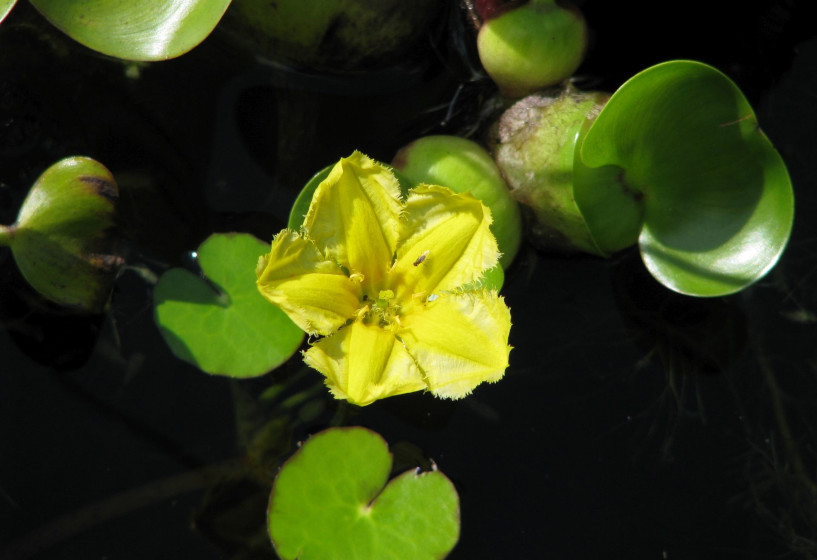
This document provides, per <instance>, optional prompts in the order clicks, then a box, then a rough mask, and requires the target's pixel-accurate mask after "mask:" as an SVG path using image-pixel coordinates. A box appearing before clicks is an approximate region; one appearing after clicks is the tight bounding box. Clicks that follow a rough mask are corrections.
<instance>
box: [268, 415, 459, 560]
mask: <svg viewBox="0 0 817 560" xmlns="http://www.w3.org/2000/svg"><path fill="white" fill-rule="evenodd" d="M391 467H392V457H391V455H390V454H389V451H388V446H387V444H386V442H385V441H384V440H383V438H381V437H380V436H379V435H378V434H376V433H374V432H372V431H370V430H367V429H365V428H332V429H329V430H326V431H323V432H321V433H319V434H316V435H314V436H312V437H311V438H310V439H309V440H307V441H306V443H304V444H303V446H302V447H301V449H299V450H298V452H296V453H295V454H294V455H293V456H292V457H291V458H290V459H289V460H288V461H287V462H286V463H285V464H284V466H283V467H282V468H281V471H280V473H279V474H278V477H277V478H276V479H275V483H274V484H273V487H272V495H271V497H270V506H269V531H270V537H271V539H272V543H273V545H274V546H275V550H276V551H277V553H278V555H279V556H280V557H281V558H282V559H284V560H293V559H295V558H297V559H299V560H318V559H319V560H334V559H338V560H370V559H372V558H388V559H390V560H404V559H405V560H432V559H440V558H445V557H446V556H447V555H448V553H449V552H450V551H451V549H452V548H454V545H456V543H457V540H458V539H459V525H460V523H459V498H458V496H457V492H456V490H455V489H454V486H453V484H452V483H451V481H450V480H448V478H446V477H445V476H444V475H443V474H442V473H441V472H439V471H437V470H432V471H428V472H417V471H407V472H405V473H403V474H401V475H399V476H397V477H396V478H394V479H392V480H391V481H390V482H389V483H388V484H386V481H387V479H388V476H389V471H390V470H391Z"/></svg>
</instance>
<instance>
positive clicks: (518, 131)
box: [489, 89, 609, 254]
mask: <svg viewBox="0 0 817 560" xmlns="http://www.w3.org/2000/svg"><path fill="white" fill-rule="evenodd" d="M608 98H609V96H608V95H607V94H604V93H578V92H574V91H572V90H569V89H568V90H565V91H555V92H546V93H543V94H539V95H531V96H528V97H526V98H524V99H522V100H520V101H518V102H517V103H515V104H514V105H513V106H511V108H510V109H508V110H507V111H505V113H504V114H503V115H502V116H501V117H500V119H499V121H498V122H497V123H496V124H495V125H494V126H493V128H492V129H491V131H490V132H489V135H490V138H489V143H490V146H489V148H490V149H491V151H492V153H493V154H494V159H495V160H496V163H497V166H498V167H499V169H500V170H501V171H502V175H503V176H504V177H505V180H506V181H507V183H508V187H509V188H510V192H511V196H513V197H514V198H515V199H516V200H518V201H519V202H521V203H522V204H523V205H525V206H527V207H528V208H529V209H530V210H531V213H532V215H533V220H531V231H530V238H531V241H532V242H533V243H534V244H535V245H537V246H539V247H540V248H545V249H556V250H560V251H568V252H569V251H577V250H578V251H584V252H588V253H594V254H602V252H601V251H600V250H599V248H598V247H597V246H596V243H595V242H594V241H593V238H592V237H591V235H590V232H589V230H588V229H587V224H586V223H585V220H584V217H583V216H582V214H581V212H580V211H579V209H578V207H577V206H576V201H575V199H574V198H573V158H574V152H575V149H576V140H577V139H578V137H579V133H580V132H581V131H582V130H583V129H584V127H585V126H587V125H588V124H589V123H590V122H591V121H592V120H593V119H594V118H595V117H596V115H597V114H598V112H599V111H600V110H601V107H603V106H604V104H605V103H606V101H607V99H608Z"/></svg>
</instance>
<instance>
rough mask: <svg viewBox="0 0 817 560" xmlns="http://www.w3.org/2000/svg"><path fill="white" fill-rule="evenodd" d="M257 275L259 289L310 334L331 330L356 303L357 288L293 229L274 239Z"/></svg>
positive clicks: (348, 316) (357, 303)
mask: <svg viewBox="0 0 817 560" xmlns="http://www.w3.org/2000/svg"><path fill="white" fill-rule="evenodd" d="M256 274H257V276H258V281H257V285H258V291H260V292H261V294H262V295H263V296H264V297H265V298H267V299H268V300H269V301H271V302H272V303H274V304H275V305H277V306H278V307H280V308H281V309H283V310H284V311H285V312H286V314H287V315H289V318H290V319H292V321H293V322H294V323H295V324H296V325H298V326H299V327H301V328H302V329H303V330H305V331H306V332H308V333H310V334H320V335H328V334H330V333H333V332H334V331H336V330H337V329H338V328H340V327H341V325H343V324H344V323H345V322H346V321H347V320H348V319H350V318H351V317H352V316H353V315H354V314H355V312H356V311H357V309H358V306H359V302H360V296H361V294H360V287H359V286H358V285H357V284H356V283H355V282H354V281H352V280H350V279H349V278H348V277H347V276H346V275H345V274H344V272H343V271H342V270H341V269H340V267H339V266H338V265H337V264H335V263H334V262H332V261H329V260H326V259H325V258H324V257H323V255H321V253H320V251H318V249H317V248H316V247H315V245H314V244H313V243H312V242H311V241H310V240H309V239H306V238H304V237H302V236H301V235H299V234H298V233H296V232H294V231H290V230H284V231H282V232H281V233H279V234H278V235H276V236H275V237H274V238H273V240H272V247H271V249H270V252H269V254H268V255H265V256H263V257H261V259H260V260H259V262H258V268H257V270H256Z"/></svg>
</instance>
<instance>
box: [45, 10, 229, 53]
mask: <svg viewBox="0 0 817 560" xmlns="http://www.w3.org/2000/svg"><path fill="white" fill-rule="evenodd" d="M30 1H31V3H32V4H33V5H34V7H35V8H37V9H38V10H39V11H40V12H41V13H42V14H43V15H44V16H45V17H46V18H47V19H48V20H49V21H50V22H51V23H53V24H54V25H55V26H56V27H57V28H59V29H60V30H61V31H62V32H64V33H65V34H67V35H68V36H70V37H71V38H72V39H74V40H75V41H78V42H79V43H82V44H83V45H85V46H86V47H88V48H90V49H93V50H95V51H99V52H101V53H103V54H107V55H110V56H115V57H117V58H123V59H126V60H165V59H168V58H174V57H177V56H179V55H182V54H184V53H186V52H187V51H189V50H190V49H192V48H193V47H195V46H196V45H198V44H199V43H201V42H202V41H203V40H204V39H205V38H206V37H207V36H208V35H209V34H210V32H211V31H213V29H214V28H215V26H216V24H218V22H219V20H220V19H221V16H222V15H224V12H225V11H226V10H227V7H228V6H229V5H230V0H140V1H139V2H123V1H122V0H70V1H66V0H30Z"/></svg>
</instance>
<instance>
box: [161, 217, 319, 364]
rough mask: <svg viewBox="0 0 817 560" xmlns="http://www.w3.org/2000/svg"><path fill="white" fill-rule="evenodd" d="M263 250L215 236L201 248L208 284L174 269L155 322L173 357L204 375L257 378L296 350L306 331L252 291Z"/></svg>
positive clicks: (249, 240)
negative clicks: (189, 364) (256, 268)
mask: <svg viewBox="0 0 817 560" xmlns="http://www.w3.org/2000/svg"><path fill="white" fill-rule="evenodd" d="M267 251H269V246H268V245H267V244H266V243H263V242H262V241H260V240H258V239H256V238H255V237H253V236H252V235H248V234H239V233H233V234H214V235H211V236H210V237H208V238H207V239H206V240H205V241H204V243H202V244H201V246H200V247H199V249H198V259H199V264H200V265H201V269H202V272H203V273H204V274H205V276H206V277H207V279H208V280H209V283H208V282H207V281H205V280H204V279H202V278H200V277H199V276H197V275H195V274H193V273H192V272H189V271H187V270H182V269H179V268H174V269H171V270H169V271H167V272H165V273H164V274H163V275H162V277H161V278H160V279H159V283H158V284H157V285H156V288H155V290H154V293H153V300H154V305H155V318H156V323H157V325H158V326H159V330H160V331H161V333H162V336H163V337H164V339H165V341H166V342H167V344H168V345H169V346H170V349H171V350H172V351H173V353H174V354H175V355H176V356H177V357H179V358H181V359H182V360H185V361H187V362H190V363H191V364H193V365H195V366H197V367H198V368H199V369H201V370H203V371H205V372H207V373H214V374H220V375H228V376H230V377H255V376H258V375H263V374H264V373H267V372H268V371H270V370H272V369H273V368H275V367H277V366H279V365H281V364H282V363H283V362H285V361H286V360H287V358H289V357H290V356H291V355H292V354H293V353H294V352H295V350H297V349H298V347H299V346H300V344H301V341H302V340H303V331H302V330H301V329H299V328H298V327H297V326H295V324H294V323H292V321H290V320H289V317H287V316H286V314H285V313H284V312H283V311H281V310H280V309H278V308H277V307H276V306H274V305H270V304H269V302H267V301H266V300H265V299H264V298H263V297H262V296H261V294H260V293H258V289H257V288H256V286H255V264H256V263H257V262H258V257H260V256H261V255H263V254H265V253H266V252H267ZM218 290H220V292H219V291H218Z"/></svg>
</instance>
